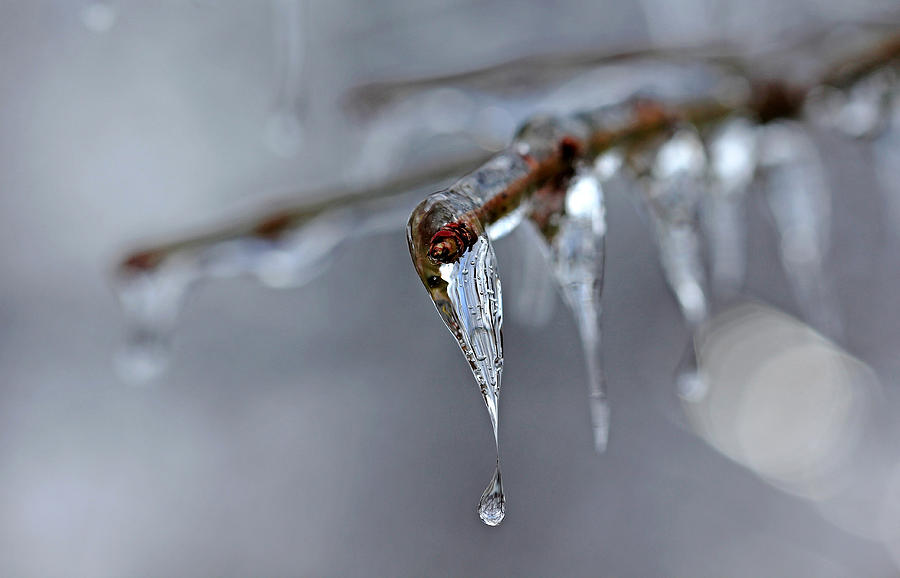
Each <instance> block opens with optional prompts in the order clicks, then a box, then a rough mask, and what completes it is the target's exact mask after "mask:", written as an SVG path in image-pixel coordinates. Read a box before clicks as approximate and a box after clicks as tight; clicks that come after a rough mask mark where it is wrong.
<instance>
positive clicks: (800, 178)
mask: <svg viewBox="0 0 900 578" xmlns="http://www.w3.org/2000/svg"><path fill="white" fill-rule="evenodd" d="M761 138H762V139H763V140H762V143H761V146H760V151H761V157H760V164H761V169H762V175H763V179H764V183H765V187H766V201H767V203H768V205H769V208H770V210H771V212H772V216H773V217H774V221H775V226H776V228H777V230H778V236H779V239H780V248H781V251H780V256H781V261H782V266H783V267H784V271H785V274H786V275H787V277H788V280H789V281H790V284H791V288H792V289H793V292H794V296H795V299H796V300H797V302H798V304H799V305H800V307H801V310H802V311H803V313H804V316H805V317H806V318H807V319H808V320H809V322H810V323H811V324H812V325H814V326H816V327H817V328H818V329H820V330H821V331H823V332H824V333H825V334H826V335H828V336H830V337H832V338H836V339H839V338H840V336H841V334H842V323H841V320H840V317H839V316H838V313H837V307H836V304H835V301H834V297H833V296H832V294H831V286H830V283H829V281H828V279H827V277H826V276H825V272H824V261H825V255H826V252H827V250H828V246H829V232H830V228H831V195H830V193H829V190H828V186H827V184H826V178H825V174H824V167H823V165H822V161H821V159H820V157H819V154H818V150H817V149H816V146H815V143H814V142H813V141H812V139H811V138H810V137H809V135H808V134H807V131H806V129H805V128H804V127H803V126H802V125H800V124H798V123H794V122H777V123H770V124H768V125H766V127H765V129H764V131H763V133H762V137H761Z"/></svg>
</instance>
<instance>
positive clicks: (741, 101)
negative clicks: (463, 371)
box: [116, 36, 900, 525]
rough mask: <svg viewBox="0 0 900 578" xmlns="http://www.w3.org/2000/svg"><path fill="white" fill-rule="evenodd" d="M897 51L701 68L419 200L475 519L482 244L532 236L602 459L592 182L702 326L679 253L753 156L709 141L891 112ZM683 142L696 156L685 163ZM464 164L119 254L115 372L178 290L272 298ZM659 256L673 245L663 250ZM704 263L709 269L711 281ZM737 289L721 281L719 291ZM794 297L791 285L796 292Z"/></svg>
mask: <svg viewBox="0 0 900 578" xmlns="http://www.w3.org/2000/svg"><path fill="white" fill-rule="evenodd" d="M898 54H900V36H893V37H891V38H889V39H888V40H887V41H886V42H883V43H882V44H880V45H878V46H877V47H876V48H875V49H874V50H865V51H861V52H860V53H858V54H850V55H847V54H844V55H842V56H841V58H839V59H838V60H837V64H834V65H825V66H821V67H819V68H820V70H818V71H817V72H816V73H815V74H813V75H812V77H811V78H808V77H807V76H809V75H807V76H801V77H797V76H795V75H791V74H787V75H782V76H779V75H778V74H773V73H772V72H771V69H770V70H769V71H768V72H766V73H763V72H753V71H765V70H766V69H767V68H766V66H763V65H762V64H764V63H761V64H760V65H759V66H756V65H755V64H754V63H737V64H735V63H733V62H727V63H722V62H719V63H716V62H712V63H708V62H707V63H706V65H707V68H708V72H709V74H708V78H707V81H706V82H702V83H697V84H696V86H694V85H693V83H691V82H687V81H686V82H685V84H690V85H691V86H690V87H689V88H688V89H684V90H682V92H681V93H680V94H677V95H674V96H672V95H666V94H663V95H660V94H657V93H648V92H646V91H641V90H638V91H636V92H635V93H634V94H633V95H632V97H630V98H628V99H625V100H624V101H622V102H620V103H618V104H616V105H613V106H607V107H603V108H598V109H594V110H590V111H587V112H584V113H578V114H571V115H565V116H561V117H536V118H534V119H533V120H532V121H530V122H528V123H526V124H525V125H524V126H523V127H522V129H521V130H520V131H519V132H518V134H517V136H516V138H515V139H514V142H513V144H512V145H511V146H510V147H509V148H508V149H506V150H505V151H503V152H501V153H499V154H497V155H495V156H494V157H492V158H490V159H489V160H487V162H486V163H485V164H484V165H482V167H481V168H479V169H477V170H476V171H475V172H474V173H472V174H470V175H469V176H467V177H464V178H463V179H462V180H460V181H458V182H457V183H456V184H455V185H453V186H451V187H450V188H449V189H447V190H444V191H440V192H438V193H435V194H433V195H430V196H429V197H427V198H426V199H425V201H423V202H422V203H421V204H420V205H419V207H418V208H416V209H415V210H414V211H413V214H412V216H411V217H410V221H409V228H408V238H409V245H410V252H411V254H412V257H413V261H414V263H415V266H416V270H417V272H418V274H419V276H420V278H421V280H422V282H423V284H424V285H425V286H426V288H427V290H428V291H429V294H430V295H431V297H432V299H433V300H434V302H435V305H436V306H437V307H438V310H439V311H440V313H441V316H442V318H443V320H444V321H445V323H446V324H447V326H448V328H449V329H450V330H451V332H452V333H453V335H454V337H455V338H456V339H457V342H458V343H459V345H460V348H461V349H462V351H463V353H464V354H465V356H466V358H467V360H468V361H469V364H470V367H471V369H472V371H473V374H474V376H475V379H476V382H477V383H478V385H479V387H480V389H481V393H482V395H483V398H484V401H485V403H486V405H487V407H488V410H489V412H490V415H491V422H492V427H493V430H494V435H495V444H496V446H497V468H496V470H495V474H494V476H493V478H492V480H491V483H490V484H489V485H488V487H487V489H486V490H485V493H484V495H483V496H482V500H481V502H480V503H479V510H478V511H479V515H480V517H481V518H482V520H483V521H484V522H485V523H487V524H489V525H496V524H498V523H499V522H500V521H501V520H502V519H503V516H504V514H505V503H506V502H505V495H504V493H503V486H502V480H501V476H500V467H499V465H500V463H499V437H498V434H497V431H498V430H497V427H498V415H499V414H498V401H499V389H500V377H501V374H502V368H503V355H502V334H501V327H502V321H503V312H502V294H501V285H500V279H499V272H498V264H497V262H496V258H495V256H494V253H493V248H492V245H491V243H492V241H493V240H496V239H497V238H500V237H502V236H503V235H505V234H506V233H508V232H509V231H511V230H512V229H514V228H515V227H516V226H517V225H519V224H520V223H522V222H523V221H524V222H527V223H529V226H532V227H533V228H534V229H535V230H536V231H537V232H538V233H539V235H538V236H539V237H540V238H541V239H542V241H543V243H544V250H545V252H546V255H547V257H548V259H549V262H550V265H551V269H552V271H553V273H554V277H555V278H556V281H557V284H558V285H559V287H560V290H561V293H562V295H563V297H564V301H565V302H566V304H567V305H568V306H569V307H570V309H571V310H572V312H573V314H574V316H575V319H576V324H577V326H578V330H579V333H580V334H581V337H582V342H583V344H584V349H585V356H586V363H587V367H588V382H589V396H590V408H591V416H592V420H593V424H594V440H595V445H596V447H597V448H598V449H602V448H603V447H605V445H606V440H607V428H608V415H609V410H608V406H607V402H606V392H605V380H604V375H603V369H602V363H601V356H600V350H599V347H600V331H599V327H600V326H599V315H600V306H599V302H600V291H601V288H602V280H603V260H604V236H605V230H606V223H605V212H604V205H603V199H604V194H605V188H606V184H607V183H608V181H610V180H611V179H614V178H617V177H620V176H623V175H624V176H626V177H632V178H633V179H635V180H644V181H645V182H646V184H647V185H648V186H646V187H644V192H643V197H642V199H643V201H644V202H645V205H646V206H647V207H648V211H649V212H650V213H651V216H652V219H653V222H654V228H655V230H656V233H657V242H658V244H660V257H661V260H662V264H663V268H664V270H665V272H666V277H667V281H668V282H669V284H670V287H671V289H672V290H673V293H674V294H675V295H676V297H677V300H678V302H679V304H680V305H681V309H682V312H683V314H684V316H685V318H686V320H687V321H688V323H689V324H690V325H696V324H698V323H702V321H703V320H704V318H705V316H706V314H707V313H708V310H709V302H710V299H709V295H707V291H708V289H707V288H706V282H705V278H704V276H703V274H702V269H701V268H699V266H698V264H699V263H700V262H701V260H702V257H701V255H700V254H699V247H698V243H697V242H696V237H697V230H698V226H699V225H698V223H699V220H698V219H699V217H698V213H700V214H704V215H705V214H713V215H714V214H728V215H733V214H734V213H735V211H737V207H736V206H735V203H738V202H739V197H740V195H741V194H742V190H743V188H744V187H745V186H746V185H747V184H748V182H749V180H751V179H752V177H753V173H754V171H755V167H754V166H753V163H755V160H754V161H751V166H750V167H749V168H748V167H746V166H738V167H735V166H734V165H733V161H734V159H735V158H736V157H735V154H737V156H740V155H741V154H745V153H746V154H750V153H748V152H747V151H750V150H751V148H753V147H755V146H756V145H755V144H753V143H750V144H747V142H749V141H754V143H755V138H750V139H749V140H748V139H744V138H743V137H741V136H740V135H739V134H738V136H735V137H733V138H731V137H729V138H728V139H724V142H723V143H720V144H721V146H719V145H718V144H716V143H717V142H718V141H717V139H719V138H720V137H721V135H723V134H729V127H738V128H737V129H734V130H737V132H738V133H740V131H741V129H740V127H741V126H743V127H745V128H746V127H747V126H749V127H750V128H749V130H751V132H752V131H753V130H754V129H755V127H757V126H759V125H773V124H777V123H773V121H782V120H786V119H801V118H802V117H804V116H806V115H807V114H809V115H810V116H812V117H813V118H814V120H817V121H819V120H823V121H824V122H825V123H826V124H828V123H830V121H832V120H837V121H838V122H837V124H838V125H840V126H839V128H841V127H843V126H844V125H848V124H849V125H852V126H853V127H856V126H857V125H859V122H858V119H859V117H860V114H859V110H860V107H859V106H858V104H859V102H858V101H859V100H860V99H859V98H858V93H862V94H863V97H864V98H863V99H862V100H863V101H864V104H867V105H871V106H869V108H871V107H872V106H874V107H875V108H876V109H877V110H881V109H882V108H888V107H887V105H885V101H887V100H890V99H889V98H887V97H885V95H884V94H885V92H884V91H885V90H887V91H888V92H891V91H893V92H896V77H897V75H896V65H897V60H898ZM701 60H702V59H701ZM713 60H714V59H713ZM884 71H887V73H886V74H885V72H884ZM873 79H874V81H873ZM873 85H874V89H871V86H873ZM885 87H886V88H885ZM638 88H640V87H638ZM895 98H896V97H895ZM866 110H868V108H867V109H866ZM863 116H865V115H863ZM876 116H877V115H876ZM848 119H849V120H848ZM734 130H732V132H734ZM845 132H851V133H854V131H853V130H850V131H846V130H845ZM722 138H724V137H722ZM698 142H699V143H702V144H703V146H704V147H705V148H707V149H708V150H705V151H700V153H699V154H697V146H698V145H697V143H698ZM742 142H743V143H744V144H741V143H742ZM748 147H749V148H748ZM735 151H738V152H737V153H735ZM741 151H744V152H741ZM752 154H753V155H756V154H757V153H756V152H753V153H752ZM770 156H771V155H769V156H767V157H766V159H769V157H770ZM745 160H746V159H745ZM467 162H469V163H471V164H469V165H468V166H474V165H475V164H476V163H475V162H473V161H472V160H471V159H470V160H469V161H467ZM707 164H708V165H709V167H708V168H707ZM776 166H781V165H779V164H778V163H776V162H775V161H767V167H764V168H766V170H768V171H769V172H771V167H776ZM466 168H467V167H466V166H460V165H456V166H449V167H444V170H439V171H437V172H431V171H429V172H426V174H424V175H421V176H420V178H413V179H409V180H407V181H406V182H400V183H393V184H389V185H388V186H383V187H378V188H376V189H372V190H366V191H359V192H357V193H354V194H350V195H339V196H332V197H331V198H328V199H325V200H324V201H322V202H320V203H318V204H307V205H302V206H298V207H295V208H289V209H283V210H280V211H277V212H275V213H273V214H271V215H267V216H264V217H263V218H261V219H258V220H252V221H250V222H245V223H240V224H238V225H236V226H234V227H229V228H225V229H221V230H215V231H213V232H211V233H209V234H207V235H201V236H198V237H195V238H192V239H188V240H185V241H177V242H174V243H170V244H167V245H164V246H160V247H156V248H151V249H149V250H144V251H140V252H137V253H135V254H133V255H131V256H129V257H128V258H126V259H125V260H124V261H123V262H122V263H121V264H120V266H119V268H118V270H117V276H116V278H117V284H118V289H119V292H120V296H121V299H122V302H123V305H124V306H125V308H126V311H127V312H128V314H129V316H130V319H131V321H130V323H131V331H130V336H129V340H130V341H131V342H132V343H131V345H132V346H133V347H131V348H130V349H131V350H132V353H137V354H138V355H137V357H138V358H139V359H138V360H137V361H138V363H134V360H133V359H132V360H131V361H132V362H131V363H129V364H128V365H129V366H130V367H131V368H132V369H135V368H136V371H137V373H138V374H142V375H143V376H144V377H146V376H147V375H149V374H152V373H153V372H154V371H156V369H158V366H159V360H158V359H157V357H161V356H162V355H161V354H160V355H157V354H159V353H160V352H164V350H165V349H166V348H167V347H168V339H169V335H170V333H171V331H172V329H173V326H174V322H175V317H176V314H177V310H178V308H179V307H180V304H181V302H182V300H183V298H184V294H185V292H186V291H187V290H188V289H189V288H190V287H191V286H192V285H193V284H195V283H197V282H198V281H200V280H202V279H204V278H208V277H223V276H234V275H242V274H248V275H253V276H256V277H258V278H259V279H260V280H261V281H263V282H265V283H267V284H269V285H272V286H279V287H283V286H295V285H297V284H300V283H302V282H304V281H305V280H307V279H309V278H310V277H311V276H312V275H314V274H315V273H316V272H317V271H318V270H320V269H321V268H322V267H323V266H326V265H327V264H328V263H329V261H330V258H331V256H332V255H333V253H334V251H335V250H336V249H339V248H340V247H341V246H344V245H346V244H347V242H348V241H351V240H352V239H354V238H358V235H362V234H366V233H367V232H371V231H377V230H381V229H384V228H389V227H392V226H397V225H399V223H400V221H401V220H402V217H400V216H399V215H400V214H401V213H402V214H408V211H409V208H410V206H411V205H412V204H414V202H415V200H413V199H412V198H411V197H409V196H407V195H403V194H402V193H404V192H405V191H408V190H410V189H412V188H416V187H418V186H419V185H424V184H427V183H429V182H434V181H435V180H438V179H439V178H441V177H443V176H449V175H454V174H459V173H460V172H462V171H463V170H465V169H466ZM707 170H708V171H709V176H708V178H705V177H704V174H705V173H704V171H707ZM667 179H668V181H667ZM667 182H668V183H669V184H668V185H666V186H660V184H661V183H667ZM700 189H702V190H700ZM716 195H718V196H719V197H721V200H722V201H723V203H720V206H719V207H718V208H717V209H713V210H709V211H707V210H705V209H704V210H703V211H701V207H702V206H704V205H705V203H706V201H705V200H704V199H707V198H709V197H712V196H716ZM698 197H699V198H700V200H699V201H698ZM735 199H738V200H735ZM723 207H724V208H723ZM779 207H780V205H779ZM826 212H827V211H826ZM786 214H787V218H786V219H781V220H780V221H779V228H780V229H781V230H782V231H790V230H791V227H793V225H792V222H791V219H792V218H793V216H794V215H793V213H791V212H790V210H788V211H787V213H786ZM708 224H709V223H707V225H708ZM782 234H784V233H783V232H782ZM815 234H816V232H815V231H811V232H810V235H811V236H814V235H815ZM729 235H730V233H729V231H727V230H723V229H721V227H720V228H719V230H718V231H716V232H715V233H714V234H712V235H710V240H711V241H712V242H713V243H723V244H725V245H727V246H728V247H726V249H727V250H726V249H723V248H722V247H718V248H716V247H714V250H713V253H714V254H715V253H716V251H717V250H718V251H719V252H720V253H721V252H722V251H724V252H725V253H728V252H729V251H730V252H731V253H733V254H736V253H740V252H741V251H740V249H739V248H737V249H736V248H735V247H734V246H739V245H740V243H739V242H736V241H735V238H734V236H733V235H731V236H729ZM717 239H718V240H717ZM722 239H725V240H724V241H723V240H722ZM676 245H677V246H679V247H680V248H679V249H678V250H677V251H674V250H673V248H675V246H676ZM732 245H734V246H732ZM785 254H786V255H790V254H791V253H790V252H786V253H785ZM726 261H727V259H726ZM715 267H716V265H715V263H714V267H713V273H714V281H715V280H716V274H715V271H716V268H715ZM814 273H815V274H816V275H818V271H814ZM729 275H730V277H729ZM740 275H741V272H737V273H734V272H732V273H730V274H726V275H725V278H726V279H728V278H732V279H733V278H738V279H739V278H740ZM797 286H798V287H800V288H803V287H806V286H808V282H805V281H804V282H803V283H800V282H798V283H797ZM692 352H693V349H692V348H691V349H690V352H689V353H692ZM141 355H143V356H144V358H145V359H143V360H142V359H140V358H141ZM688 357H689V358H690V356H688ZM692 362H693V367H687V369H686V370H685V372H684V373H683V374H684V375H689V374H690V371H691V370H694V371H696V359H693V360H692ZM688 365H689V366H690V365H691V364H690V363H689V364H688ZM142 375H138V377H141V376H142ZM701 389H702V388H701Z"/></svg>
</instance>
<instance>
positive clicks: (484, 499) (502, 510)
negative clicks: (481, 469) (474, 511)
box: [478, 459, 506, 526]
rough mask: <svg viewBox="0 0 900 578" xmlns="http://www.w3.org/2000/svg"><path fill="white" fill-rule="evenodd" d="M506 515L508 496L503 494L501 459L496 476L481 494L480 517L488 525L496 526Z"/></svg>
mask: <svg viewBox="0 0 900 578" xmlns="http://www.w3.org/2000/svg"><path fill="white" fill-rule="evenodd" d="M505 516H506V496H505V495H504V494H503V480H502V478H501V474H500V460H499V459H498V460H497V467H496V469H495V470H494V476H493V477H492V478H491V481H490V482H489V483H488V485H487V487H486V488H485V489H484V493H483V494H481V500H479V502H478V517H479V518H481V521H482V522H484V523H485V524H487V525H488V526H496V525H497V524H499V523H500V522H502V521H503V518H504V517H505Z"/></svg>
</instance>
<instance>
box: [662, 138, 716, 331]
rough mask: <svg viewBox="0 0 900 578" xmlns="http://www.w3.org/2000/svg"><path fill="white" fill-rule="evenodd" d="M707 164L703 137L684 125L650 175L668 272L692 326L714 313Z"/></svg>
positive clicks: (668, 144)
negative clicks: (705, 222)
mask: <svg viewBox="0 0 900 578" xmlns="http://www.w3.org/2000/svg"><path fill="white" fill-rule="evenodd" d="M706 169H707V163H706V153H705V151H704V149H703V143H702V142H701V141H700V137H699V136H698V135H697V133H696V131H694V130H693V129H681V130H679V131H678V132H676V133H675V134H674V135H672V136H671V137H670V138H669V139H668V140H666V141H665V142H664V143H663V144H662V145H661V146H660V147H659V149H658V150H657V151H656V155H655V158H654V161H653V165H652V169H651V172H650V175H649V176H648V178H647V180H646V188H647V198H648V204H649V206H650V214H651V216H652V219H653V223H654V225H655V228H656V238H657V243H658V246H659V252H660V262H661V264H662V268H663V272H664V274H665V277H666V281H667V282H668V284H669V287H670V288H671V289H672V292H673V293H674V294H675V298H676V300H677V301H678V305H679V307H680V308H681V313H682V315H683V316H684V318H685V320H687V322H688V324H689V325H690V326H691V328H696V326H698V325H699V324H701V323H702V322H703V321H704V320H705V319H706V317H707V315H708V313H709V303H708V299H707V291H706V274H705V272H704V269H703V260H702V253H701V245H700V235H699V223H698V214H697V211H698V206H699V201H700V199H701V198H702V197H703V196H704V192H705V191H706V183H705V180H704V178H705V174H706Z"/></svg>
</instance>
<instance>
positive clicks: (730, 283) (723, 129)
mask: <svg viewBox="0 0 900 578" xmlns="http://www.w3.org/2000/svg"><path fill="white" fill-rule="evenodd" d="M756 141H757V128H756V126H755V125H754V124H753V123H751V122H750V121H749V120H747V119H745V118H735V119H731V120H729V121H726V122H725V123H723V125H722V126H720V127H718V129H717V130H716V131H715V132H714V134H713V135H712V137H711V138H710V141H709V157H710V160H709V181H710V182H709V194H708V195H706V196H704V197H703V199H702V201H701V213H700V215H701V220H702V223H703V229H704V232H705V234H706V238H707V242H708V243H709V257H710V280H711V284H712V289H713V293H714V294H715V295H716V296H717V297H719V298H723V297H730V296H732V295H734V294H735V293H737V292H738V291H739V290H740V289H741V286H742V285H743V283H744V275H745V272H746V265H747V247H746V245H747V231H746V229H747V225H746V217H745V205H746V199H747V190H748V189H749V187H750V184H751V183H752V181H753V176H754V174H755V172H756V165H757V159H758V155H757V150H756Z"/></svg>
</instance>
